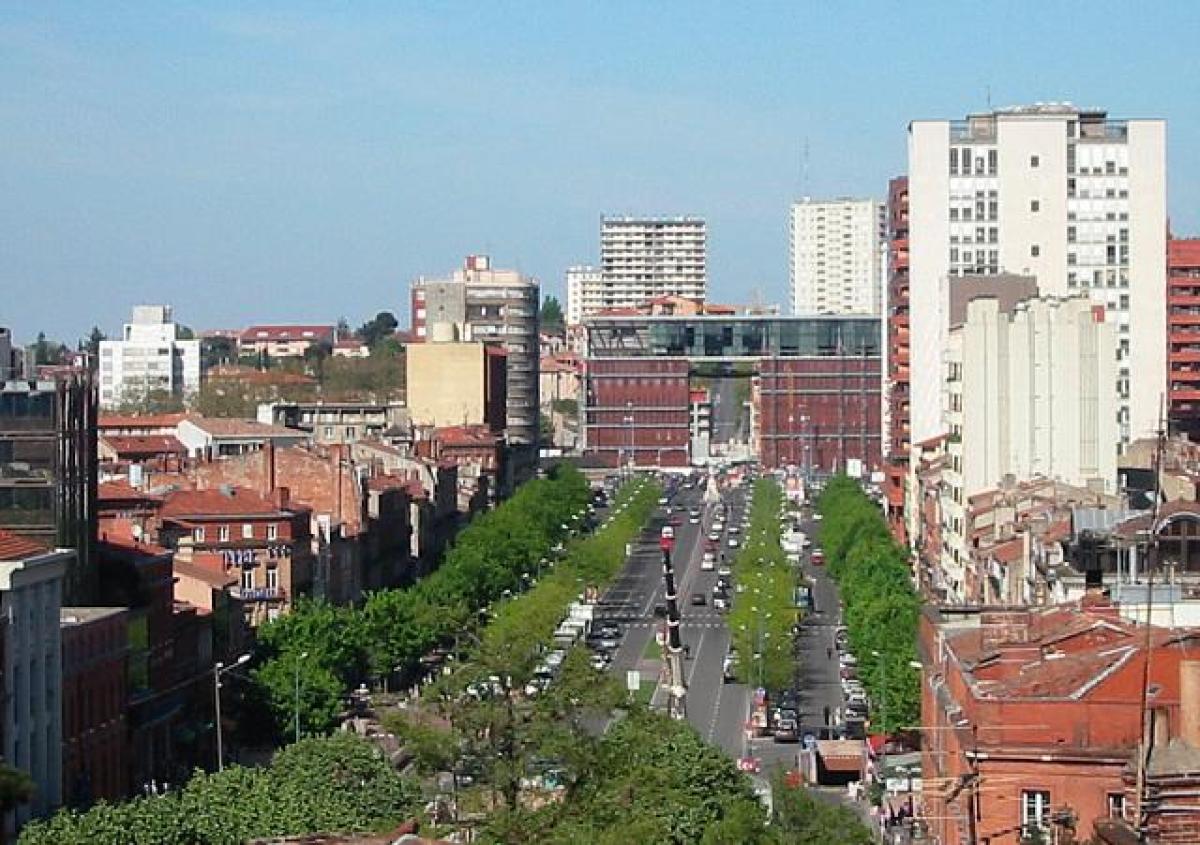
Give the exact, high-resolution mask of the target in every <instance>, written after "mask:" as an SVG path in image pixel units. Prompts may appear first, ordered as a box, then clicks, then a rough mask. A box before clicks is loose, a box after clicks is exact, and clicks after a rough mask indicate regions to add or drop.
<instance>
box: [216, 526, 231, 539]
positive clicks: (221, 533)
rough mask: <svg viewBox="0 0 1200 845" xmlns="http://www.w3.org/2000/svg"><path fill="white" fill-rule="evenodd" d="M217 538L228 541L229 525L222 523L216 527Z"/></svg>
mask: <svg viewBox="0 0 1200 845" xmlns="http://www.w3.org/2000/svg"><path fill="white" fill-rule="evenodd" d="M217 539H218V540H220V541H221V542H222V543H228V542H229V526H228V525H222V526H220V527H219V528H218V529H217Z"/></svg>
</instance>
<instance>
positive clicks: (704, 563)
mask: <svg viewBox="0 0 1200 845" xmlns="http://www.w3.org/2000/svg"><path fill="white" fill-rule="evenodd" d="M716 568H717V561H716V556H715V555H714V554H713V553H712V552H705V553H704V557H703V558H701V560H700V569H701V571H703V572H712V571H713V570H714V569H716Z"/></svg>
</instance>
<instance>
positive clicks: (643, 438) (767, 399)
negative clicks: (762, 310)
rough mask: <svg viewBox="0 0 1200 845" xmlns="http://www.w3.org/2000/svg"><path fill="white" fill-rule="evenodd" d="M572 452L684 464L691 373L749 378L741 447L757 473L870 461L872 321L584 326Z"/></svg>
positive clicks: (873, 448)
mask: <svg viewBox="0 0 1200 845" xmlns="http://www.w3.org/2000/svg"><path fill="white" fill-rule="evenodd" d="M584 325H585V326H586V328H587V332H588V339H587V362H586V366H585V368H584V388H583V408H582V413H583V428H584V451H585V452H586V453H589V454H590V455H592V456H593V457H594V458H595V459H596V460H597V461H598V462H599V463H602V464H603V465H604V466H611V467H618V466H624V465H629V464H632V465H635V466H638V467H653V466H664V467H685V466H689V465H690V464H691V463H692V461H693V459H694V458H696V457H699V456H695V455H692V454H691V453H690V448H691V442H690V438H691V433H692V429H693V408H692V390H691V387H692V385H691V378H692V376H693V372H694V369H695V368H696V366H697V365H700V364H705V365H709V366H711V365H712V364H714V363H724V364H728V365H730V366H731V367H732V368H734V369H738V368H740V369H741V371H742V376H741V377H744V378H748V379H751V381H752V383H753V384H752V388H751V391H750V403H751V406H752V408H751V418H752V420H753V423H752V431H751V441H752V445H753V446H754V447H755V450H756V451H757V453H758V456H759V458H760V460H762V462H763V463H764V465H765V466H768V467H777V466H784V465H787V464H792V465H795V466H801V465H804V466H807V467H808V468H809V469H810V470H812V471H813V472H817V473H830V472H836V471H842V470H847V471H854V470H855V469H857V470H858V471H860V472H862V471H869V470H874V469H878V467H879V463H880V449H881V442H880V441H881V436H882V435H881V432H882V426H881V424H880V413H881V408H882V403H881V401H880V389H881V380H882V374H881V370H880V367H881V354H880V322H879V320H878V319H873V318H870V317H757V316H745V315H741V316H733V317H717V316H682V317H677V316H646V315H639V316H623V315H622V316H617V315H613V316H608V315H598V316H595V317H590V318H586V319H585V321H584Z"/></svg>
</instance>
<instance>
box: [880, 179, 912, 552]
mask: <svg viewBox="0 0 1200 845" xmlns="http://www.w3.org/2000/svg"><path fill="white" fill-rule="evenodd" d="M887 229H888V249H887V288H886V290H885V294H886V296H885V297H884V300H885V304H884V313H885V315H886V317H887V320H886V322H885V325H884V329H885V333H884V335H885V344H884V348H885V351H886V353H887V375H886V380H885V383H884V402H885V406H884V428H885V434H886V440H885V443H884V455H885V462H884V472H885V473H886V475H885V477H884V485H883V493H884V497H885V501H886V508H887V517H888V524H889V525H890V526H891V528H892V534H893V536H895V537H896V539H897V540H899V541H901V542H907V541H908V539H909V538H908V533H907V531H906V530H905V519H904V500H905V492H904V483H905V480H906V479H907V476H908V458H909V454H908V453H909V446H910V443H909V436H910V435H911V433H912V426H911V424H910V421H909V416H910V408H909V400H910V396H909V386H910V383H911V380H912V374H911V370H910V363H911V347H912V338H911V336H910V334H909V298H908V177H906V176H899V177H897V178H895V179H892V180H891V181H890V182H888V203H887Z"/></svg>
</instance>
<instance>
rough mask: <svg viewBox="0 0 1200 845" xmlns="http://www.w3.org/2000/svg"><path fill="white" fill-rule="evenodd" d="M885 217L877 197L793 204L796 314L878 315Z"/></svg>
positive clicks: (793, 305) (792, 230)
mask: <svg viewBox="0 0 1200 845" xmlns="http://www.w3.org/2000/svg"><path fill="white" fill-rule="evenodd" d="M886 243H887V216H886V210H885V207H884V204H883V203H882V202H879V201H877V200H870V199H865V200H856V199H836V200H810V199H803V200H801V201H800V202H797V203H793V205H792V217H791V231H790V238H789V246H790V251H791V275H792V313H793V314H880V313H882V310H883V276H884V269H885V256H886V252H885V245H886Z"/></svg>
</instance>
